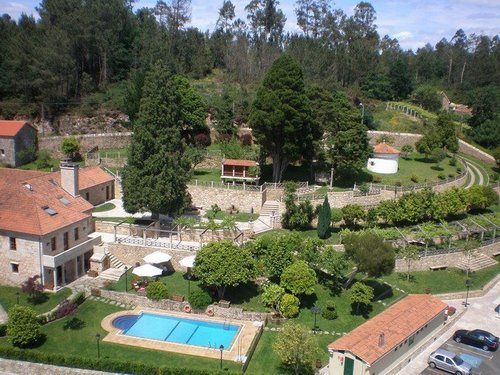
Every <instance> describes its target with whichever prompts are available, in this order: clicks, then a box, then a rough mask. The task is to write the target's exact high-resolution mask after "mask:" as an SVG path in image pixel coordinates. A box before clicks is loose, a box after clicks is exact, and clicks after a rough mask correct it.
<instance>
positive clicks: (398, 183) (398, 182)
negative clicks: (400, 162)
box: [394, 181, 403, 186]
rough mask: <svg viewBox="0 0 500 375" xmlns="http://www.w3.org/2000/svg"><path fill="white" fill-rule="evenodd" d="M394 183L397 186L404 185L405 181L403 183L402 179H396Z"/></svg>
mask: <svg viewBox="0 0 500 375" xmlns="http://www.w3.org/2000/svg"><path fill="white" fill-rule="evenodd" d="M394 185H396V186H402V185H403V183H402V182H401V181H396V182H395V183H394Z"/></svg>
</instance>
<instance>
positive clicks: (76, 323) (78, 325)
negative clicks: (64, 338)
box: [63, 316, 85, 330]
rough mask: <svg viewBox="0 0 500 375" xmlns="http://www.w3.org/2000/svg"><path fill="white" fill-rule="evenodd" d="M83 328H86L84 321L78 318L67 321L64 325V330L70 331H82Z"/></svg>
mask: <svg viewBox="0 0 500 375" xmlns="http://www.w3.org/2000/svg"><path fill="white" fill-rule="evenodd" d="M83 327H85V322H84V321H83V320H81V319H79V318H77V317H76V316H74V317H72V318H71V319H69V320H67V321H66V322H65V323H64V325H63V329H64V330H68V329H71V330H78V329H82V328H83Z"/></svg>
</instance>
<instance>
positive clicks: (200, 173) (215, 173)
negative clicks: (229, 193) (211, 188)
mask: <svg viewBox="0 0 500 375" xmlns="http://www.w3.org/2000/svg"><path fill="white" fill-rule="evenodd" d="M195 180H198V181H213V182H221V179H220V169H219V168H214V169H210V168H200V169H195V170H193V175H192V176H191V182H194V181H195Z"/></svg>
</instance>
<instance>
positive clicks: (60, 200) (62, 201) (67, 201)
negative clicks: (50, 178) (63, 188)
mask: <svg viewBox="0 0 500 375" xmlns="http://www.w3.org/2000/svg"><path fill="white" fill-rule="evenodd" d="M59 202H61V203H62V204H64V205H65V206H67V205H68V204H69V200H67V199H66V198H64V197H61V198H59Z"/></svg>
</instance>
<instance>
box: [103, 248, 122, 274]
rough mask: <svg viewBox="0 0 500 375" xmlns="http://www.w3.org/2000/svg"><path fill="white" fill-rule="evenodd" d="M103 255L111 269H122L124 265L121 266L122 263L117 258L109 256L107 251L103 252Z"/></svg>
mask: <svg viewBox="0 0 500 375" xmlns="http://www.w3.org/2000/svg"><path fill="white" fill-rule="evenodd" d="M104 252H105V254H106V255H107V256H108V257H109V261H110V264H111V267H113V268H117V269H120V270H121V269H124V268H125V264H123V262H122V261H120V260H119V259H118V258H117V257H115V256H114V255H113V254H111V253H110V252H109V251H107V250H105V251H104Z"/></svg>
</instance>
